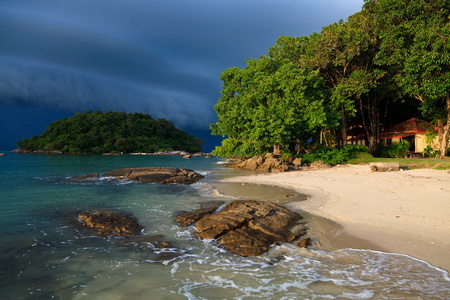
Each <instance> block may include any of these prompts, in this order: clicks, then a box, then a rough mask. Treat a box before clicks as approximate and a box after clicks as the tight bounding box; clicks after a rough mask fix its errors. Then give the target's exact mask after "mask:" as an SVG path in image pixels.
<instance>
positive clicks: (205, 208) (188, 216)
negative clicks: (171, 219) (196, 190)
mask: <svg viewBox="0 0 450 300" xmlns="http://www.w3.org/2000/svg"><path fill="white" fill-rule="evenodd" d="M223 203H224V202H223V201H211V202H205V203H201V205H200V208H199V209H197V210H195V211H189V212H181V213H179V214H178V216H177V219H176V221H175V222H177V223H179V224H181V225H182V226H183V227H187V226H189V225H191V224H194V223H195V222H197V221H198V220H200V219H201V218H203V217H205V216H207V215H209V214H212V213H213V212H214V211H215V210H217V209H218V208H219V207H220V206H221V205H222V204H223Z"/></svg>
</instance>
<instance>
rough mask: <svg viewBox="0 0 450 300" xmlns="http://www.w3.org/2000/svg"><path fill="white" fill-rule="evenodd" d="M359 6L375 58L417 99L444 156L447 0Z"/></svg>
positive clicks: (449, 62) (449, 79)
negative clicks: (375, 42)
mask: <svg viewBox="0 0 450 300" xmlns="http://www.w3.org/2000/svg"><path fill="white" fill-rule="evenodd" d="M363 8H364V10H366V11H368V12H369V13H371V14H372V16H373V19H374V21H375V23H376V30H377V34H378V36H379V37H380V39H381V44H380V51H379V52H378V54H377V56H376V58H375V62H376V63H377V64H379V65H387V66H389V67H392V68H394V69H395V70H396V75H395V80H396V82H397V84H398V85H399V86H400V87H401V88H402V90H403V91H404V93H405V94H408V95H410V96H412V97H415V98H416V99H419V100H420V101H421V108H422V111H423V113H424V115H425V116H431V117H433V118H434V119H435V120H436V121H437V124H438V141H439V154H438V157H441V158H442V157H444V156H445V153H446V150H447V148H448V146H449V144H448V143H449V133H450V94H449V93H450V73H449V69H450V40H449V39H450V23H449V21H450V1H449V0H366V1H365V4H364V7H363ZM445 121H447V124H446V125H445V126H444V122H445Z"/></svg>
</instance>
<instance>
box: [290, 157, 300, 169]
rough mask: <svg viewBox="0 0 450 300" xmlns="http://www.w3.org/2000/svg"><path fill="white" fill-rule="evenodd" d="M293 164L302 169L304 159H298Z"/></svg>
mask: <svg viewBox="0 0 450 300" xmlns="http://www.w3.org/2000/svg"><path fill="white" fill-rule="evenodd" d="M292 164H293V165H294V166H296V167H300V166H301V165H302V159H301V158H299V157H297V158H296V159H294V161H292Z"/></svg>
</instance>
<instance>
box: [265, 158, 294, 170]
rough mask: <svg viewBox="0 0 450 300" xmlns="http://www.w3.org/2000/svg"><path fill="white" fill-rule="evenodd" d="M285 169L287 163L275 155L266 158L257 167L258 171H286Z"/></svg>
mask: <svg viewBox="0 0 450 300" xmlns="http://www.w3.org/2000/svg"><path fill="white" fill-rule="evenodd" d="M287 170H289V167H288V164H287V163H286V162H285V161H283V160H282V159H279V158H275V157H268V158H266V160H265V161H264V163H263V164H261V165H260V166H259V167H258V171H264V172H271V171H272V172H273V171H275V172H286V171H287Z"/></svg>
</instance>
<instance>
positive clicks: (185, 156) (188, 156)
mask: <svg viewBox="0 0 450 300" xmlns="http://www.w3.org/2000/svg"><path fill="white" fill-rule="evenodd" d="M183 158H191V156H190V155H184V156H183Z"/></svg>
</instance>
